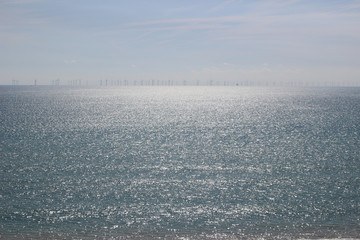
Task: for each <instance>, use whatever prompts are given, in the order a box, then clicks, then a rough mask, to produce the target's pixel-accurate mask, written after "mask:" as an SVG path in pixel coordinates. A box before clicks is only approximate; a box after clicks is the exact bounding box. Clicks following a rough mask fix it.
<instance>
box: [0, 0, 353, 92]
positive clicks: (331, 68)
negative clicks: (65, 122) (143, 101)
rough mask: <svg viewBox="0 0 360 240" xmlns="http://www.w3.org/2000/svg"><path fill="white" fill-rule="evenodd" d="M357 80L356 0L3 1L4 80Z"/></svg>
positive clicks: (0, 69) (0, 48) (0, 44)
mask: <svg viewBox="0 0 360 240" xmlns="http://www.w3.org/2000/svg"><path fill="white" fill-rule="evenodd" d="M55 79H58V80H59V83H60V84H74V82H80V81H81V82H82V83H83V84H84V83H85V82H86V83H87V84H95V85H96V84H99V82H100V81H106V80H107V81H109V83H110V81H114V82H116V81H120V82H121V81H125V80H126V81H129V82H134V81H138V82H140V81H151V80H152V81H169V80H171V81H174V82H184V81H186V82H187V83H189V84H191V83H196V82H197V83H198V82H200V83H209V82H212V83H223V82H224V81H226V83H228V84H235V83H238V82H240V83H241V82H242V83H244V82H255V83H261V84H264V83H282V84H284V83H293V84H299V85H301V84H310V85H340V86H360V1H359V0H309V1H308V0H304V1H301V0H300V1H298V0H266V1H265V0H251V1H250V0H243V1H241V0H224V1H219V0H196V1H193V0H182V1H178V0H152V1H147V0H143V1H139V0H131V1H125V0H123V1H122V0H104V1H95V0H74V1H63V0H0V84H12V83H13V82H16V83H17V84H30V85H32V84H34V82H35V80H36V81H37V84H51V83H52V82H54V80H55Z"/></svg>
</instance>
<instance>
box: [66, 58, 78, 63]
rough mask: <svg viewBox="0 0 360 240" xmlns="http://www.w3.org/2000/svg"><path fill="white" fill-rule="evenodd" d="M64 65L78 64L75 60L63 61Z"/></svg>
mask: <svg viewBox="0 0 360 240" xmlns="http://www.w3.org/2000/svg"><path fill="white" fill-rule="evenodd" d="M64 63H65V64H75V63H78V61H77V60H75V59H70V60H64Z"/></svg>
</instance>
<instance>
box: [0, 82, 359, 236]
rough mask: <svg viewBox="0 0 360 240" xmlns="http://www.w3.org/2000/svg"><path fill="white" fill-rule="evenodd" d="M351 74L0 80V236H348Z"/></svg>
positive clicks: (355, 157) (353, 143) (353, 184)
mask: <svg viewBox="0 0 360 240" xmlns="http://www.w3.org/2000/svg"><path fill="white" fill-rule="evenodd" d="M359 146H360V88H313V89H312V88H301V89H290V88H287V89H280V88H279V89H278V88H255V87H253V88H252V87H247V88H243V87H190V86H187V87H176V86H172V87H122V88H117V89H106V88H103V89H90V88H88V89H70V88H49V87H40V86H38V87H5V86H3V87H0V162H1V188H0V189H1V192H0V203H1V206H0V211H1V218H0V226H1V228H0V238H1V239H11V238H13V239H18V238H34V239H45V238H60V239H73V238H75V239H111V238H115V239H116V238H119V239H186V238H189V239H252V238H254V239H258V238H263V239H278V238H280V239H299V238H311V239H314V238H359V237H360V147H359Z"/></svg>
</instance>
